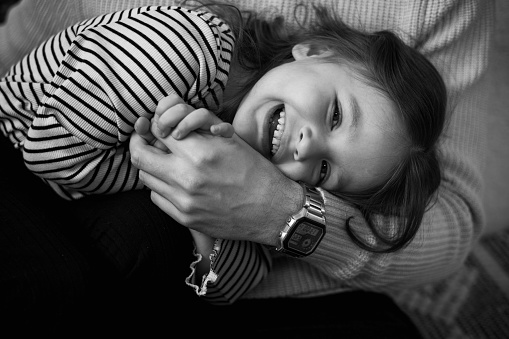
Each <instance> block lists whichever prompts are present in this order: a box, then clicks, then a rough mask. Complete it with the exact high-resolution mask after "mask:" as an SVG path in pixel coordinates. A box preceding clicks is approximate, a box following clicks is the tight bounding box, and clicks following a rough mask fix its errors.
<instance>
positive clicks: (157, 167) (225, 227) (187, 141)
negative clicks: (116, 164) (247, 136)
mask: <svg viewBox="0 0 509 339" xmlns="http://www.w3.org/2000/svg"><path fill="white" fill-rule="evenodd" d="M160 141H161V142H163V143H164V144H165V145H166V147H168V148H169V149H170V150H171V153H170V154H165V153H164V152H161V151H160V150H158V149H157V148H154V147H153V146H151V145H149V144H148V143H147V142H146V141H145V140H144V139H143V138H141V137H140V136H139V135H138V134H136V133H134V134H133V135H132V137H131V141H130V150H131V161H132V163H133V164H134V166H136V167H137V168H139V169H140V179H141V180H142V181H143V183H144V184H145V185H146V186H147V187H148V188H150V189H151V190H152V195H151V196H152V201H153V202H154V203H155V204H156V205H157V206H159V208H161V209H162V210H163V211H165V212H166V213H167V214H168V215H170V216H171V217H172V218H173V219H175V220H176V221H178V222H179V223H180V224H182V225H184V226H187V227H189V228H192V229H195V230H197V231H200V232H202V233H205V234H208V235H210V236H212V237H216V238H224V239H237V240H250V241H255V242H259V243H262V244H267V245H272V246H274V245H276V244H277V238H278V234H279V231H280V230H281V229H282V228H283V226H284V224H285V220H286V218H287V217H288V216H289V215H290V214H293V213H295V212H297V211H298V210H299V208H300V207H302V188H301V187H300V185H299V184H298V183H296V182H294V181H292V180H290V179H288V178H287V177H286V176H284V175H283V174H282V173H281V172H280V171H279V170H278V169H277V168H276V167H275V166H274V165H273V164H272V163H270V162H269V161H268V160H267V159H265V158H264V157H263V156H261V155H260V154H259V153H258V152H256V151H255V150H254V149H252V148H251V147H250V146H249V145H248V144H247V143H245V142H244V141H243V140H242V139H241V138H239V137H238V136H237V135H233V137H232V138H222V137H215V136H213V135H210V134H199V133H196V132H191V133H190V134H189V135H188V136H187V137H186V138H184V139H182V140H176V139H174V138H173V137H171V136H168V137H166V138H161V139H160Z"/></svg>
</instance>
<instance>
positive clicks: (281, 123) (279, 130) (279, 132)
mask: <svg viewBox="0 0 509 339" xmlns="http://www.w3.org/2000/svg"><path fill="white" fill-rule="evenodd" d="M277 122H278V124H277V127H276V130H275V131H274V137H273V138H272V155H274V154H276V152H277V151H278V149H279V145H280V144H281V137H282V136H283V132H284V130H285V110H284V108H282V109H281V112H279V119H278V121H277Z"/></svg>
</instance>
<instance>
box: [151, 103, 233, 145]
mask: <svg viewBox="0 0 509 339" xmlns="http://www.w3.org/2000/svg"><path fill="white" fill-rule="evenodd" d="M153 121H154V122H153V126H152V132H153V133H154V134H156V135H158V136H160V137H162V138H164V137H166V136H167V135H168V134H171V136H172V137H173V138H175V139H182V138H184V137H185V136H186V135H188V134H189V132H191V131H197V130H198V131H201V132H207V133H211V134H213V135H218V136H222V137H227V138H230V137H232V136H233V133H234V130H233V126H232V125H231V124H228V123H225V122H223V121H222V120H221V119H219V118H218V117H217V116H216V115H215V114H214V113H212V112H211V111H209V110H207V109H205V108H199V109H195V108H194V107H192V106H190V105H187V104H186V103H185V102H184V100H182V98H180V97H179V96H177V95H174V94H171V95H168V96H167V97H165V98H164V99H162V100H161V101H160V102H159V103H158V105H157V108H156V111H155V115H154V119H153Z"/></svg>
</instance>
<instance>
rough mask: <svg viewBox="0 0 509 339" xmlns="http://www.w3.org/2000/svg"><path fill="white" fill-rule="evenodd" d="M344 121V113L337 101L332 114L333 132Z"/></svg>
mask: <svg viewBox="0 0 509 339" xmlns="http://www.w3.org/2000/svg"><path fill="white" fill-rule="evenodd" d="M342 120H343V112H342V111H341V105H340V104H339V103H338V102H337V101H336V105H335V106H334V112H333V113H332V121H331V130H333V129H334V127H336V126H338V125H340V124H341V121H342Z"/></svg>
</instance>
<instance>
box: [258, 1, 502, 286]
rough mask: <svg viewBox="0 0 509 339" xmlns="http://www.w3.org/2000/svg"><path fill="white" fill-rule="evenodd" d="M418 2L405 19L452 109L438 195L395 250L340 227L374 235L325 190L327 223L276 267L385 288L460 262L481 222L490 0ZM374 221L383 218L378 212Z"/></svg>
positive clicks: (331, 281) (432, 276)
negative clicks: (321, 234) (375, 246)
mask: <svg viewBox="0 0 509 339" xmlns="http://www.w3.org/2000/svg"><path fill="white" fill-rule="evenodd" d="M422 4H425V5H421V6H419V10H420V11H421V12H422V13H425V14H426V15H425V20H423V17H418V15H417V14H416V13H417V12H416V13H414V14H415V16H416V17H418V19H419V20H417V19H415V20H414V23H413V26H412V28H413V30H414V32H417V33H416V34H417V37H418V39H416V44H418V45H417V47H418V48H419V49H420V50H421V51H422V52H423V53H424V54H425V55H426V56H427V57H428V58H429V59H430V60H431V61H432V62H433V63H434V64H435V65H436V67H437V68H438V69H439V71H441V72H442V74H443V76H444V80H445V82H446V86H447V89H448V91H449V94H450V95H449V100H450V103H451V107H452V108H453V110H452V113H451V116H450V118H449V120H450V121H449V124H448V128H447V130H446V131H445V133H444V137H443V140H442V143H441V149H440V151H441V166H442V171H443V179H442V183H441V186H440V188H439V191H438V197H437V199H436V202H435V203H434V204H433V205H432V206H431V207H430V208H429V210H428V211H427V212H426V213H425V216H424V219H423V222H422V225H421V226H420V229H419V231H418V233H417V235H416V236H415V238H414V240H413V241H412V242H411V243H410V245H409V246H408V247H406V248H405V249H403V250H401V251H398V252H397V253H391V254H375V253H370V252H367V251H364V250H362V249H360V248H359V247H358V246H357V245H355V244H354V243H353V242H352V241H351V239H350V237H349V236H348V234H347V233H346V228H345V222H346V220H347V219H348V218H350V217H353V219H351V220H350V224H351V225H352V226H353V229H354V230H355V231H356V232H357V233H359V234H361V235H363V236H364V238H365V239H366V240H368V241H374V238H373V237H372V236H371V235H370V233H369V232H368V227H367V225H366V224H365V221H364V220H363V218H362V216H361V215H360V213H359V211H357V210H355V209H354V208H352V207H349V206H348V205H346V204H345V203H344V202H342V201H341V200H340V199H339V198H337V197H335V196H334V195H332V194H329V193H327V192H324V194H325V199H326V215H327V221H328V228H327V234H326V236H325V238H324V239H323V241H322V243H321V244H320V246H319V247H318V249H317V250H316V251H315V253H314V254H313V255H311V256H309V257H307V258H305V259H301V261H300V262H297V261H295V259H291V258H277V259H275V260H277V263H278V265H281V266H283V265H286V266H288V267H294V268H295V269H296V270H298V271H306V272H315V273H314V274H315V275H314V277H322V278H320V279H321V280H322V281H323V282H324V283H323V285H325V286H341V288H361V289H370V290H379V291H380V290H384V291H388V292H391V291H397V290H398V289H401V288H406V287H413V286H416V285H420V284H424V283H426V282H430V281H435V280H438V279H442V278H444V277H446V276H448V275H449V274H452V273H453V272H455V270H457V269H458V268H459V267H460V265H461V264H462V263H463V261H464V260H465V258H466V256H467V254H468V253H469V251H470V250H471V248H472V246H473V244H474V242H475V241H476V240H477V238H478V237H479V235H480V233H481V230H482V227H483V225H484V214H483V213H484V212H483V208H482V201H481V198H482V172H481V169H482V164H483V159H484V158H483V154H485V152H484V144H485V139H484V138H485V133H486V131H485V126H484V120H485V118H486V114H487V109H486V93H485V90H484V82H483V75H484V73H485V71H486V68H487V60H488V51H489V45H490V39H491V32H492V21H493V1H474V0H471V1H463V0H458V1H427V2H422ZM422 6H425V8H424V7H422ZM402 20H403V19H402ZM416 22H418V23H419V24H416ZM401 26H403V25H401ZM401 26H400V27H401ZM376 221H377V222H380V223H384V220H383V219H379V220H376ZM290 262H291V263H290ZM275 265H276V263H275ZM316 272H318V273H316ZM284 273H288V272H284ZM324 276H325V277H324ZM277 279H283V278H281V277H280V276H274V278H273V279H272V278H270V279H268V280H267V283H266V284H265V285H264V287H265V288H270V287H269V286H270V284H274V283H275V281H276V280H277ZM304 285H305V286H304ZM308 285H309V286H308ZM294 288H295V289H296V290H300V291H305V290H311V289H312V288H313V287H312V284H311V283H309V284H306V282H301V283H300V285H299V286H297V284H295V286H294ZM261 295H263V294H261Z"/></svg>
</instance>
